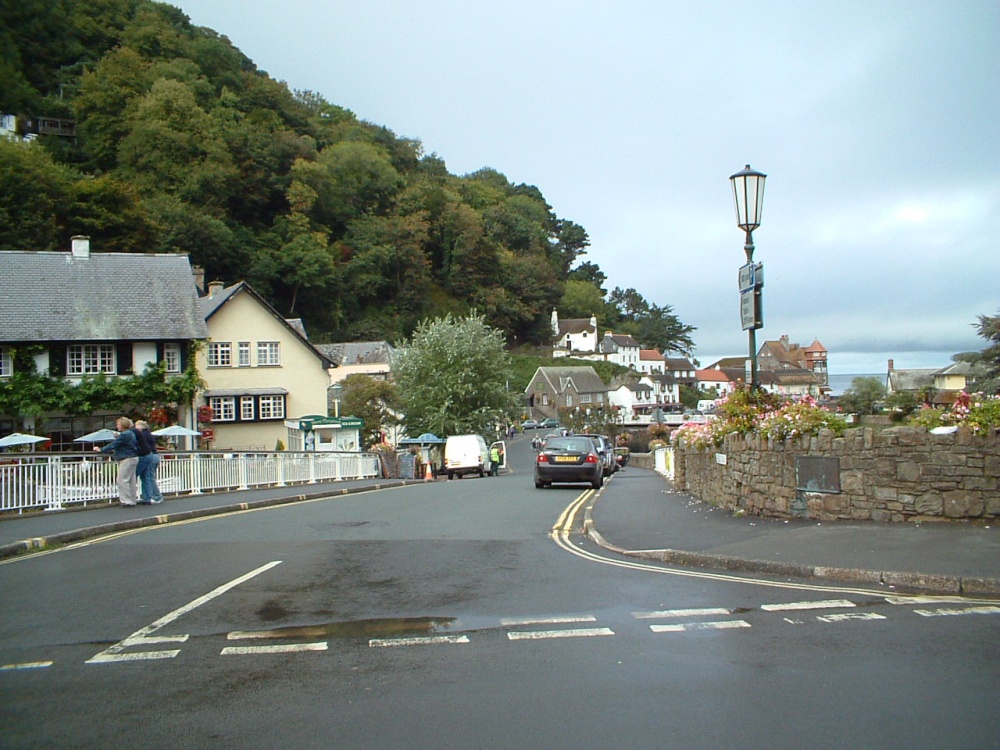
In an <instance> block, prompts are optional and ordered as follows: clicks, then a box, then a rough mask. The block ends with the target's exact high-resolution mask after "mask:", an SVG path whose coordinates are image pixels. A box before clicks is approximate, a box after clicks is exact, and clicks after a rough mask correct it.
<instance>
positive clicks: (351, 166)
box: [0, 0, 693, 351]
mask: <svg viewBox="0 0 1000 750" xmlns="http://www.w3.org/2000/svg"><path fill="white" fill-rule="evenodd" d="M0 80H2V81H3V86H2V87H0V110H2V111H5V112H11V111H13V112H17V113H24V114H26V115H28V116H64V117H72V118H73V119H74V120H75V122H76V131H77V137H76V139H75V140H73V141H69V140H63V139H56V138H51V137H50V138H42V139H40V141H39V143H38V144H36V146H41V147H33V148H25V147H23V144H11V143H3V144H0V250H4V249H30V250H55V249H66V248H67V247H68V245H69V237H70V236H71V235H72V234H76V233H81V234H87V235H89V236H90V237H91V239H92V243H93V248H94V250H95V251H96V252H108V251H124V252H184V253H188V254H189V255H190V256H191V259H192V262H193V263H195V264H196V265H200V266H202V267H204V268H205V270H206V275H207V277H208V278H209V279H218V280H222V281H224V282H225V283H227V284H231V283H235V282H236V281H238V280H240V279H246V280H248V281H250V282H251V283H252V284H253V285H254V287H255V288H257V289H258V290H259V291H261V293H262V294H264V295H265V296H266V298H267V299H268V301H269V302H270V303H271V304H273V305H274V306H275V308H276V309H278V310H279V311H280V312H281V313H282V314H284V315H287V316H292V315H294V316H296V317H302V318H303V320H304V322H305V324H306V326H307V327H308V329H309V330H310V332H311V334H312V335H313V336H314V337H316V338H317V339H319V338H320V337H322V338H329V339H340V340H350V339H352V338H355V337H358V336H361V337H368V336H371V335H380V337H383V338H384V337H389V336H393V335H398V336H407V335H409V334H410V333H412V331H413V330H414V328H415V327H416V325H417V323H418V322H419V321H420V320H421V319H423V318H425V317H426V316H428V315H430V314H447V313H449V312H451V313H455V314H458V315H462V314H466V313H467V312H468V310H469V309H472V308H476V309H478V310H479V311H480V314H481V315H482V316H483V317H484V319H485V322H486V323H487V324H488V325H489V326H491V327H493V328H499V329H500V330H502V331H503V332H504V333H505V334H506V335H507V336H508V337H509V338H511V339H512V340H514V341H517V342H518V343H519V344H521V345H523V344H526V343H532V344H538V345H548V344H549V343H550V342H551V332H550V330H549V314H550V312H551V310H552V308H553V307H556V306H557V305H559V304H560V301H561V300H564V299H565V302H566V303H567V305H569V306H570V307H572V308H573V309H574V311H575V310H578V309H581V308H584V307H595V308H596V309H595V310H593V311H583V310H581V315H590V314H591V313H592V312H595V313H596V314H598V315H599V317H600V318H601V320H602V325H612V326H613V327H615V330H617V326H619V325H623V326H625V329H623V330H625V331H626V332H629V333H633V335H636V336H637V337H638V338H639V340H640V341H641V342H642V343H643V345H644V346H656V347H659V348H664V349H667V348H673V349H675V350H678V351H686V350H687V348H689V343H688V339H687V338H686V337H687V336H689V334H690V332H691V331H693V329H691V328H690V327H687V326H684V325H683V324H681V323H680V322H679V321H677V320H676V318H675V317H674V316H673V315H672V314H671V312H670V308H669V306H663V307H658V306H656V305H652V304H649V303H646V302H645V301H644V300H642V299H641V297H639V300H638V302H637V303H636V304H632V302H633V301H635V300H631V297H635V296H638V295H637V294H636V293H634V290H629V292H630V293H632V294H631V295H625V296H624V297H623V298H622V299H621V300H619V299H618V298H617V297H616V298H615V299H613V300H611V301H609V302H604V301H603V298H604V296H605V292H604V289H603V284H604V282H605V281H606V279H607V277H606V276H605V275H604V274H603V273H602V272H601V271H600V269H599V268H598V267H597V266H596V265H595V264H592V263H586V262H585V263H582V264H580V265H579V266H578V267H577V268H576V269H575V270H574V269H573V267H574V266H575V265H577V264H578V263H579V260H580V258H581V257H582V256H584V255H585V254H586V251H587V249H588V247H589V245H590V238H589V236H588V234H587V231H586V230H585V229H584V228H583V227H582V226H580V225H578V224H576V223H574V222H573V221H570V220H568V219H564V218H561V217H559V216H558V215H557V214H556V213H555V212H554V211H553V209H552V207H551V206H550V205H549V204H548V203H547V201H546V200H545V197H544V195H543V194H542V192H541V190H539V189H538V188H537V187H535V186H533V185H526V184H513V183H511V181H510V180H508V179H507V177H506V176H505V175H504V174H502V173H501V172H499V171H497V170H495V169H491V168H483V169H480V170H478V171H476V172H474V173H472V174H469V175H465V176H456V175H452V174H450V173H449V172H448V171H447V168H446V166H445V163H444V161H443V160H441V159H440V158H439V157H437V156H436V155H433V154H432V155H424V154H423V150H422V145H421V144H420V142H419V141H416V140H413V139H408V138H401V137H398V136H397V135H396V134H394V133H393V132H392V131H391V130H390V129H389V128H387V127H385V126H381V125H376V124H372V123H368V122H364V121H362V120H359V119H358V118H357V117H356V116H355V115H354V114H353V113H352V112H350V111H349V110H347V109H344V108H343V107H338V106H336V105H334V104H331V103H329V102H327V101H325V100H324V99H323V97H322V96H320V95H318V94H316V93H314V92H308V91H306V92H293V91H291V90H289V88H288V86H286V85H285V84H283V83H280V82H277V81H274V80H273V79H271V78H270V77H268V76H267V75H266V74H265V73H263V72H262V71H259V70H257V68H256V67H255V66H254V64H253V62H252V61H251V60H249V59H248V58H246V57H245V56H244V55H243V54H242V53H240V52H239V50H237V49H236V48H234V47H233V46H232V45H231V44H230V42H229V41H228V40H227V39H226V38H225V37H224V36H222V35H220V34H219V33H218V32H216V31H213V30H211V29H206V28H200V27H197V26H194V25H193V24H192V23H191V21H190V19H188V17H187V16H186V15H185V14H184V13H183V12H182V11H180V10H179V9H177V8H175V7H172V6H170V5H167V4H163V3H157V2H150V1H149V0H50V1H49V2H42V0H21V2H18V3H7V4H6V5H4V6H3V7H2V9H0ZM27 185H30V186H31V187H30V189H25V186H27ZM571 275H573V278H574V280H575V281H576V282H580V283H584V284H586V283H590V284H593V286H591V287H589V288H586V290H585V291H586V295H587V296H586V298H585V299H580V297H579V294H577V292H580V291H581V289H580V288H578V289H577V290H576V291H575V292H573V293H571V294H570V295H569V296H566V297H565V298H564V292H565V290H566V288H567V287H566V282H567V279H568V278H569V277H570V276H571ZM618 291H620V290H618ZM574 295H576V297H574ZM574 299H575V301H573V300H574ZM619 302H621V304H619ZM574 314H575V312H574Z"/></svg>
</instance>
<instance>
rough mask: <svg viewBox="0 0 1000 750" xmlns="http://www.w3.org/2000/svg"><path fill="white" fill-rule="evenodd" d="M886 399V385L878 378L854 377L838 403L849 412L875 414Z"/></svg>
mask: <svg viewBox="0 0 1000 750" xmlns="http://www.w3.org/2000/svg"><path fill="white" fill-rule="evenodd" d="M884 400H885V385H884V384H883V383H882V381H880V380H879V379H878V378H854V380H852V381H851V387H850V388H848V389H847V390H845V391H844V392H843V393H842V394H841V396H840V398H839V399H838V404H839V405H840V407H841V409H842V410H843V411H845V412H847V413H848V414H875V413H877V412H878V408H879V405H880V404H881V403H882V402H883V401H884Z"/></svg>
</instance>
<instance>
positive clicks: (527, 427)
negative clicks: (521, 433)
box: [521, 419, 539, 430]
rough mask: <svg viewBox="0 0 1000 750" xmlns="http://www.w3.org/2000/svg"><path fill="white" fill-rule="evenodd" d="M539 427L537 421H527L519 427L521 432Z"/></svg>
mask: <svg viewBox="0 0 1000 750" xmlns="http://www.w3.org/2000/svg"><path fill="white" fill-rule="evenodd" d="M538 427H539V425H538V420H537V419H529V420H528V421H527V422H525V423H524V424H523V425H521V429H522V430H537V429H538Z"/></svg>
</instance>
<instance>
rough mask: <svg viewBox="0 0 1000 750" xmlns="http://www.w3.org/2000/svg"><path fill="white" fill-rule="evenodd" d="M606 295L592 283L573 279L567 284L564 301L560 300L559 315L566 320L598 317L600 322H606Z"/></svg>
mask: <svg viewBox="0 0 1000 750" xmlns="http://www.w3.org/2000/svg"><path fill="white" fill-rule="evenodd" d="M605 307H606V303H605V301H604V293H603V292H602V291H601V290H600V289H599V288H598V287H597V286H596V285H595V284H594V283H593V282H592V281H585V280H581V279H577V278H573V277H571V278H570V279H569V280H568V281H567V282H566V287H565V291H564V292H563V296H562V299H561V300H559V308H558V309H559V314H560V315H561V316H563V317H566V318H589V317H590V316H591V315H596V316H597V319H598V321H599V322H603V321H604V320H605V315H606V313H605Z"/></svg>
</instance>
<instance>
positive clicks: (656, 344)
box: [635, 305, 695, 356]
mask: <svg viewBox="0 0 1000 750" xmlns="http://www.w3.org/2000/svg"><path fill="white" fill-rule="evenodd" d="M635 325H636V338H637V339H638V340H639V343H641V344H642V346H644V347H646V348H647V349H657V350H659V351H662V352H680V353H681V354H685V355H687V356H691V352H692V351H693V350H694V341H693V340H692V339H691V334H692V333H694V331H695V327H694V326H689V325H685V324H684V323H681V321H680V319H679V318H678V317H677V316H676V315H674V314H673V313H672V312H671V307H670V305H664V306H663V307H660V306H659V305H650V306H649V310H648V311H647V312H645V313H643V314H642V315H640V316H639V317H638V319H637V320H636V321H635Z"/></svg>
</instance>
